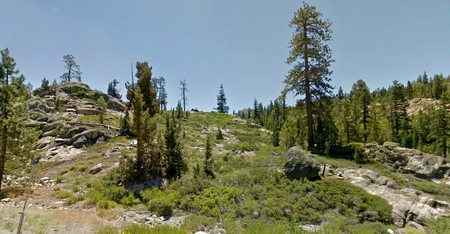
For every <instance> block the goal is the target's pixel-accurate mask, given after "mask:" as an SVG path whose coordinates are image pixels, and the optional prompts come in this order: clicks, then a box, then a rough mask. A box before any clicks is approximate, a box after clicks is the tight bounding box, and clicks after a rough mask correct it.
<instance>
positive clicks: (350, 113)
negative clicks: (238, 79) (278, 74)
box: [238, 73, 450, 156]
mask: <svg viewBox="0 0 450 234" xmlns="http://www.w3.org/2000/svg"><path fill="white" fill-rule="evenodd" d="M449 88H450V76H447V77H444V76H443V75H442V74H439V75H434V76H433V77H428V75H427V74H426V73H424V74H423V75H419V77H418V78H417V79H416V80H414V81H408V82H407V85H406V86H405V85H403V84H402V83H400V82H399V81H397V80H394V81H393V82H392V84H391V85H390V86H389V87H388V88H377V89H375V90H373V91H370V88H369V87H368V86H367V85H366V83H365V82H364V80H358V81H357V82H356V83H355V84H353V86H352V88H351V90H350V92H349V93H345V92H344V91H343V89H342V87H340V88H339V89H338V92H337V94H335V95H333V96H332V97H330V98H326V99H325V98H323V99H319V100H315V101H314V102H313V105H314V106H320V108H319V109H320V112H319V111H318V112H316V113H313V123H314V128H313V130H314V138H315V147H316V148H317V149H319V150H324V146H325V143H326V142H329V144H330V145H331V147H335V148H336V147H340V146H344V145H347V144H349V143H355V142H358V143H370V142H377V143H379V144H382V143H384V142H387V141H391V142H397V143H399V144H400V145H402V146H404V147H409V148H416V149H419V150H422V151H425V152H428V153H433V154H437V155H442V156H446V155H447V148H448V143H447V141H448V137H449V134H450V123H448V121H449V117H450V113H449V108H450V96H449V91H448V89H449ZM419 100H421V101H422V103H429V104H428V105H423V104H421V105H417V104H414V103H417V102H418V101H419ZM433 100H438V102H437V104H435V102H433ZM411 105H416V106H411ZM408 109H416V110H418V111H415V112H411V113H410V114H408V111H407V110H408ZM238 115H239V116H240V117H241V118H244V119H249V120H252V121H254V122H255V123H258V124H260V125H262V126H264V127H266V128H267V129H269V130H270V131H272V133H273V135H272V138H273V145H274V146H278V145H281V146H283V147H286V148H288V147H291V146H294V145H300V146H305V147H307V137H308V136H307V121H306V105H305V102H304V101H303V100H299V101H298V102H297V104H296V105H295V106H286V105H285V104H284V101H283V100H280V99H276V100H274V101H271V102H270V103H269V104H268V105H263V104H262V103H258V101H257V100H256V99H255V100H254V103H253V108H249V109H244V110H241V111H239V113H238Z"/></svg>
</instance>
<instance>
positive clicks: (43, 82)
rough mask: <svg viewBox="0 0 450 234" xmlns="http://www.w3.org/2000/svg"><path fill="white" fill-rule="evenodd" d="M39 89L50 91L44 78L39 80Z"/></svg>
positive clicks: (48, 84) (48, 83)
mask: <svg viewBox="0 0 450 234" xmlns="http://www.w3.org/2000/svg"><path fill="white" fill-rule="evenodd" d="M41 88H42V89H43V90H44V91H49V90H50V82H49V81H48V80H47V79H45V77H44V78H43V79H42V80H41Z"/></svg>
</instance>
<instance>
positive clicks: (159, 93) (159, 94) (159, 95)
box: [152, 76, 167, 110]
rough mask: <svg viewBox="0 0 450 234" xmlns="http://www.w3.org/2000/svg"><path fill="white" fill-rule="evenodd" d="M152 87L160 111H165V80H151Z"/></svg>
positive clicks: (162, 78)
mask: <svg viewBox="0 0 450 234" xmlns="http://www.w3.org/2000/svg"><path fill="white" fill-rule="evenodd" d="M152 84H153V87H154V88H155V90H156V99H157V102H158V106H159V109H160V110H167V92H166V88H165V86H166V80H165V79H164V77H162V76H160V77H159V78H152Z"/></svg>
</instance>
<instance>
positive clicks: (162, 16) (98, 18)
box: [0, 0, 450, 111]
mask: <svg viewBox="0 0 450 234" xmlns="http://www.w3.org/2000/svg"><path fill="white" fill-rule="evenodd" d="M307 2H308V3H309V4H310V5H315V6H317V9H318V11H320V12H322V13H323V18H324V19H330V20H331V21H332V22H333V25H332V30H333V34H332V36H333V41H331V43H330V46H331V49H332V50H333V59H335V60H336V62H335V63H333V65H332V67H331V69H332V70H333V71H334V73H333V74H332V76H331V78H332V84H333V85H334V86H335V87H336V89H337V88H339V86H342V87H343V89H344V90H345V91H349V90H350V89H351V86H352V84H353V83H355V82H356V81H357V80H358V79H363V80H365V81H366V83H367V84H368V85H369V87H370V88H371V90H374V89H375V88H377V87H383V86H385V87H387V86H389V85H390V84H391V83H392V81H393V80H395V79H397V80H399V81H400V82H402V83H404V84H405V83H406V81H408V80H414V79H416V78H417V77H418V76H419V75H420V74H422V73H423V72H424V71H426V72H427V74H429V75H434V74H439V73H442V74H443V75H445V76H447V75H449V74H450V30H449V29H450V28H449V25H450V17H449V16H448V12H450V1H446V0H435V1H416V0H398V1H390V0H378V1H368V0H367V1H364V0H345V1H344V0H342V1H334V0H323V1H321V0H316V1H312V0H311V1H307ZM302 5H303V4H302V1H298V0H297V1H290V0H286V1H261V0H246V1H242V0H228V1H219V0H217V1H213V0H195V1H194V0H190V1H188V0H185V1H183V0H172V1H159V0H158V1H156V0H155V1H144V0H139V1H138V0H133V1H114V0H109V1H106V0H101V1H100V0H97V1H94V0H78V1H65V0H34V1H31V0H15V1H8V0H0V6H1V12H2V13H1V16H0V17H1V19H0V32H1V33H0V49H4V48H6V47H8V48H9V49H10V52H11V55H12V56H13V57H14V58H15V59H16V62H17V68H18V69H19V70H20V71H21V73H23V74H24V75H25V77H26V78H27V81H30V82H31V83H32V84H33V85H34V87H37V86H39V85H40V82H41V79H42V78H44V77H46V78H47V79H49V80H50V81H53V79H57V80H58V81H59V77H60V76H61V75H62V74H63V73H64V72H65V71H64V68H63V62H62V57H63V56H64V55H65V54H72V55H74V56H75V57H76V62H77V63H78V64H79V65H80V67H81V71H82V72H83V75H82V79H83V81H84V82H85V83H87V84H89V85H90V86H91V87H92V88H94V89H99V90H102V91H106V88H107V85H108V82H110V81H112V80H113V79H117V80H119V81H120V84H119V85H120V88H121V89H122V91H124V89H125V88H124V86H123V85H124V83H125V82H126V81H129V80H130V79H131V74H130V73H131V71H130V64H131V63H135V62H136V61H148V62H149V64H150V65H151V66H153V76H155V77H159V76H164V77H165V79H166V82H167V85H166V89H167V91H168V95H169V106H175V105H176V103H177V101H178V100H179V99H180V91H179V87H180V85H179V83H180V80H182V79H185V80H186V82H187V84H188V88H189V93H188V99H189V107H190V108H198V109H200V110H204V111H210V110H212V108H214V107H216V96H217V94H218V93H219V87H220V85H221V84H223V86H224V89H225V94H226V96H227V99H228V105H229V106H230V110H231V111H232V110H238V109H242V108H245V107H249V106H252V104H253V99H254V98H257V99H258V101H260V102H263V103H264V104H267V103H268V102H269V100H274V99H275V98H277V97H278V96H279V95H280V92H281V90H282V89H283V87H284V85H283V83H282V81H283V80H284V77H285V75H286V74H287V73H288V71H289V69H290V66H288V65H287V64H286V63H285V61H286V58H287V56H288V52H289V51H288V42H289V40H290V39H291V37H292V33H293V30H292V29H291V28H289V27H288V23H289V20H290V19H291V18H292V17H293V14H294V12H295V11H296V10H297V9H298V8H300V7H301V6H302ZM294 100H295V98H294V97H290V100H289V102H290V103H294Z"/></svg>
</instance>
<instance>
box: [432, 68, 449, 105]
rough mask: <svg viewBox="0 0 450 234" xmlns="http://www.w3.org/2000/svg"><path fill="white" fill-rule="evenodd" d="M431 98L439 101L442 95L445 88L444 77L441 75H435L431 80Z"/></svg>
mask: <svg viewBox="0 0 450 234" xmlns="http://www.w3.org/2000/svg"><path fill="white" fill-rule="evenodd" d="M432 86H433V98H436V99H438V100H439V99H441V95H442V93H444V92H445V91H446V89H447V87H446V86H445V85H444V76H443V75H442V74H440V75H435V76H434V78H433V83H432Z"/></svg>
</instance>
